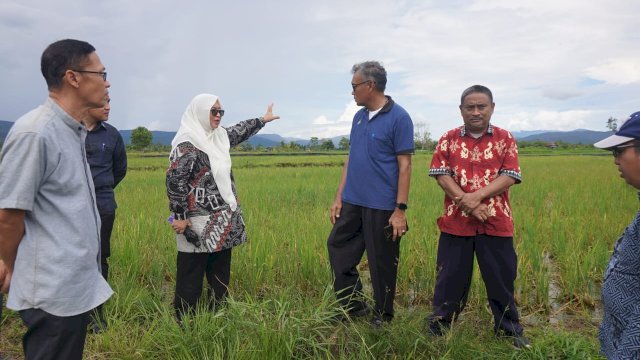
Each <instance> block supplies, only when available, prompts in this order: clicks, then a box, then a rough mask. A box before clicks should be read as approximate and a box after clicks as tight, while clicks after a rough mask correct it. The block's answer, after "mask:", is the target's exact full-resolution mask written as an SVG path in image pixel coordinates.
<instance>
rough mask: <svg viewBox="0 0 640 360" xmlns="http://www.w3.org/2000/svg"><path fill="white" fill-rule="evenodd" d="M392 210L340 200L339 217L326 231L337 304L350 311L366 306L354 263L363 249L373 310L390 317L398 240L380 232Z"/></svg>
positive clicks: (394, 292)
mask: <svg viewBox="0 0 640 360" xmlns="http://www.w3.org/2000/svg"><path fill="white" fill-rule="evenodd" d="M392 213H393V211H392V210H377V209H371V208H366V207H362V206H357V205H353V204H349V203H346V202H343V203H342V211H341V212H340V217H339V218H337V219H336V223H335V225H334V226H333V229H332V230H331V233H330V234H329V238H328V240H327V248H328V250H329V262H330V263H331V269H332V270H333V274H334V276H335V281H334V283H333V287H334V290H335V291H336V294H337V296H338V299H339V301H340V303H341V305H342V306H343V307H344V308H345V309H347V310H350V311H356V310H359V309H360V308H362V307H364V306H366V305H365V302H364V300H363V294H362V283H361V282H360V274H359V273H358V269H357V266H358V264H359V263H360V260H362V255H363V254H364V252H365V250H366V251H367V260H368V262H369V273H370V274H371V282H372V287H373V300H374V301H375V309H374V310H375V311H376V312H377V313H378V314H379V315H380V316H382V318H383V319H384V320H391V319H392V318H393V300H394V298H395V295H396V278H397V275H398V262H399V259H400V240H399V239H397V240H395V241H392V240H391V239H387V238H386V236H385V234H384V227H385V226H386V225H388V224H389V218H390V217H391V214H392Z"/></svg>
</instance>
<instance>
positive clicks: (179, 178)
mask: <svg viewBox="0 0 640 360" xmlns="http://www.w3.org/2000/svg"><path fill="white" fill-rule="evenodd" d="M196 157H197V155H196V153H195V151H189V149H187V147H186V146H183V145H182V144H180V145H178V147H176V149H175V150H174V151H173V153H171V157H170V165H169V169H167V178H166V185H167V197H169V210H170V211H171V212H173V213H174V219H176V220H185V219H187V217H188V213H187V212H188V210H189V204H188V200H187V198H188V196H189V192H190V186H189V184H190V182H191V178H192V176H193V167H194V165H195V160H196Z"/></svg>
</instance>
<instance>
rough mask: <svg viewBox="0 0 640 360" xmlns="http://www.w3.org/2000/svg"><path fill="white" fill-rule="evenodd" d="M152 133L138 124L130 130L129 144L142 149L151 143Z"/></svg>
mask: <svg viewBox="0 0 640 360" xmlns="http://www.w3.org/2000/svg"><path fill="white" fill-rule="evenodd" d="M152 141H153V134H152V133H151V131H149V130H148V129H147V128H145V127H144V126H138V127H137V128H135V129H133V131H131V146H132V147H133V148H134V149H136V150H140V149H144V148H146V147H147V146H149V145H151V142H152Z"/></svg>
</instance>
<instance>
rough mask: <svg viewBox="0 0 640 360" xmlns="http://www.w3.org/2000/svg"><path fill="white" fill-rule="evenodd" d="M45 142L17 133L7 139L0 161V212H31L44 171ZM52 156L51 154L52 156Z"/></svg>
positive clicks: (26, 133) (27, 134) (45, 168)
mask: <svg viewBox="0 0 640 360" xmlns="http://www.w3.org/2000/svg"><path fill="white" fill-rule="evenodd" d="M46 147H47V145H46V143H45V140H44V139H43V138H42V137H41V136H40V135H38V134H37V133H31V132H25V133H17V134H14V135H13V136H10V137H9V138H7V141H6V142H5V143H4V147H3V149H2V157H1V158H0V209H20V210H27V211H31V210H33V204H34V202H35V198H36V195H37V194H38V189H39V187H40V184H41V182H42V179H43V178H44V177H45V174H46V172H47V171H49V172H50V171H53V169H52V165H51V164H49V167H48V168H47V161H46V156H47V152H46ZM51 155H53V154H51Z"/></svg>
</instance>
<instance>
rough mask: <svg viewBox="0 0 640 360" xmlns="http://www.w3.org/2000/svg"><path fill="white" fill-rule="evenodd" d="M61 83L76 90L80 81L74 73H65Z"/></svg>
mask: <svg viewBox="0 0 640 360" xmlns="http://www.w3.org/2000/svg"><path fill="white" fill-rule="evenodd" d="M62 81H63V82H65V83H67V84H69V86H72V87H74V88H76V89H77V88H79V87H80V79H79V78H78V74H77V73H76V72H75V71H72V70H67V71H65V73H64V76H63V77H62Z"/></svg>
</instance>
